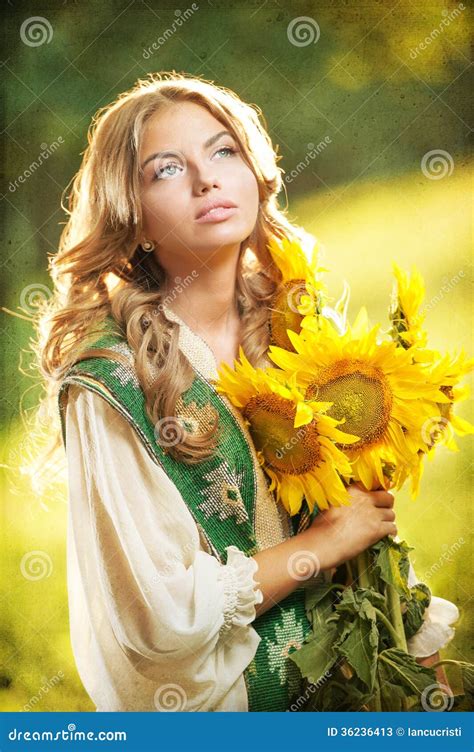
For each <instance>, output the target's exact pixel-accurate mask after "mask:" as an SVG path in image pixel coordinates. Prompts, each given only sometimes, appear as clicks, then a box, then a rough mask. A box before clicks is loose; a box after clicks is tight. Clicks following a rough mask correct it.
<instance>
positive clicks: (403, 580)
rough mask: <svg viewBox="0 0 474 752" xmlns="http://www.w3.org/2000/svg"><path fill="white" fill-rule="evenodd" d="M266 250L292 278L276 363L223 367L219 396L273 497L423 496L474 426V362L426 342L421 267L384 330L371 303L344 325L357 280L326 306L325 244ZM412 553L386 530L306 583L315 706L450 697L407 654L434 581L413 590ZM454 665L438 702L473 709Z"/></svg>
mask: <svg viewBox="0 0 474 752" xmlns="http://www.w3.org/2000/svg"><path fill="white" fill-rule="evenodd" d="M269 251H270V253H271V255H272V258H273V259H274V261H275V263H276V264H277V266H278V268H279V270H280V271H281V275H282V281H281V284H280V285H279V287H278V292H277V294H276V295H275V298H274V300H273V302H272V306H271V318H270V326H271V345H270V347H269V350H268V358H269V360H270V361H271V362H272V363H273V364H274V366H271V365H269V366H268V367H267V368H264V369H261V368H254V367H253V366H252V365H251V364H250V363H249V361H248V360H247V358H246V357H245V355H244V352H243V349H242V348H240V350H239V359H238V360H237V361H235V364H234V366H235V367H234V368H233V369H232V368H230V366H228V365H227V364H222V365H221V368H220V370H219V378H218V380H217V383H216V388H217V390H218V391H220V392H221V393H223V394H225V395H226V396H227V397H228V398H229V399H230V400H231V401H232V403H233V404H234V405H235V406H236V407H237V408H239V409H240V410H241V412H242V414H243V416H244V418H245V420H246V422H247V425H248V427H249V431H250V433H251V435H252V438H253V441H254V444H255V448H256V451H257V456H258V459H259V462H260V464H261V465H262V467H263V470H264V471H265V473H266V474H267V475H268V477H269V479H270V481H271V483H270V490H272V491H274V492H275V497H276V499H277V502H278V503H282V504H283V505H284V507H285V508H286V509H287V511H288V513H289V514H290V515H291V516H294V515H297V514H299V515H301V514H302V513H303V512H304V513H306V515H307V516H309V520H311V519H312V517H313V516H314V515H315V514H317V513H318V511H319V510H324V509H327V508H328V507H329V505H336V506H338V505H344V504H350V503H351V498H350V496H349V493H348V491H347V486H348V485H349V483H351V482H358V483H359V484H360V485H362V486H363V487H365V488H366V489H367V490H376V489H377V488H384V489H386V490H387V489H389V488H391V489H393V488H395V489H400V488H401V487H402V486H403V484H404V483H405V482H406V481H407V480H408V479H409V480H410V482H411V496H412V499H415V498H416V497H417V495H418V491H419V484H420V479H421V476H422V472H423V462H424V459H425V457H428V459H430V460H431V459H432V458H433V454H434V450H435V448H436V446H437V445H438V444H440V443H444V444H445V445H446V446H447V447H448V448H450V449H451V450H453V451H457V446H456V443H455V441H454V438H453V433H456V434H458V435H460V436H463V435H465V434H470V433H473V432H474V427H473V426H472V425H471V424H469V423H468V422H467V421H465V420H463V419H462V418H460V417H459V416H457V415H455V414H454V412H453V405H454V403H456V402H459V401H460V400H462V399H465V398H466V397H467V396H468V393H469V392H468V387H467V386H461V385H460V382H461V380H462V379H463V377H464V376H465V375H466V374H467V373H468V372H469V371H471V370H472V369H473V368H474V359H468V358H467V357H466V355H465V353H464V352H463V351H461V353H459V354H458V355H456V356H452V357H451V356H450V355H449V354H445V355H441V354H440V353H439V352H437V351H435V350H429V349H428V348H427V335H426V332H425V330H424V329H423V320H424V316H423V314H422V313H421V311H420V307H421V303H422V301H423V296H424V285H423V280H422V278H421V276H420V275H419V274H418V272H417V271H416V269H413V270H412V273H411V275H407V274H406V273H405V272H403V270H401V269H400V268H399V267H398V266H397V265H396V264H395V263H394V264H393V270H394V274H395V277H396V284H395V285H394V289H393V293H392V300H391V302H390V307H389V316H390V322H391V326H390V329H389V330H388V331H387V333H386V334H385V336H383V335H382V336H381V335H380V333H379V329H380V324H378V325H376V326H373V327H371V326H370V325H369V321H368V315H367V311H366V309H365V307H362V308H361V309H360V311H359V313H358V315H357V317H356V319H355V321H354V323H353V325H352V326H350V325H349V324H348V323H347V304H348V292H349V288H348V286H347V284H345V286H344V292H343V294H342V296H341V298H340V300H339V301H338V302H337V303H336V304H335V306H334V307H333V308H331V307H329V305H328V297H327V288H326V286H325V284H324V283H323V281H322V273H323V272H325V271H327V269H323V268H322V267H319V266H318V254H319V247H318V244H317V243H315V244H314V247H313V250H312V253H311V255H310V257H308V256H307V254H306V252H305V251H304V250H303V247H302V246H301V245H300V243H298V242H297V241H289V240H282V241H279V242H277V241H275V240H272V241H271V242H270V244H269ZM410 550H412V549H411V548H410V547H409V546H408V545H407V544H406V543H405V542H404V541H397V540H395V539H394V538H392V537H391V536H387V537H386V538H384V539H382V540H381V541H379V542H378V543H377V544H375V545H373V546H371V547H370V548H369V549H368V550H367V551H365V552H363V553H362V554H360V555H359V556H358V557H357V559H356V560H354V561H351V562H347V563H346V565H345V570H346V571H345V581H344V582H334V581H327V580H326V581H324V582H321V581H317V582H316V583H315V585H314V586H313V587H311V588H308V589H307V595H306V611H307V615H308V618H309V620H310V623H311V624H312V632H311V633H310V634H309V635H308V637H307V638H306V640H305V642H304V643H303V645H302V646H301V647H300V648H299V649H298V650H296V651H294V652H293V653H292V654H291V658H292V660H293V661H294V662H295V663H296V665H297V666H298V667H299V669H300V671H301V674H302V675H303V677H305V678H306V679H307V680H308V681H309V682H310V683H311V684H312V687H313V690H314V691H313V692H312V697H311V700H310V704H309V707H308V709H309V710H319V711H325V710H334V709H337V710H348V711H357V710H364V709H365V710H423V709H426V710H427V709H434V708H433V705H432V703H433V701H436V700H433V697H431V699H430V693H431V695H433V693H436V694H437V695H439V694H440V691H442V688H441V689H440V685H438V684H437V683H436V674H435V671H434V668H435V667H434V666H433V667H430V668H427V667H424V666H421V665H420V664H418V663H417V662H416V660H415V658H414V657H413V656H411V655H410V654H409V653H408V652H407V639H408V638H410V637H411V636H412V635H414V634H415V633H416V632H417V631H418V629H419V628H420V626H421V624H422V621H423V613H424V611H425V609H426V607H427V606H428V605H429V603H430V599H431V593H430V590H429V588H428V587H427V586H426V585H425V584H424V583H421V582H419V583H417V584H416V585H415V586H414V587H409V585H408V571H409V566H410V564H409V558H408V552H409V551H410ZM339 579H340V578H339ZM445 662H446V661H445ZM440 663H443V662H440ZM449 663H450V664H453V663H456V664H457V669H458V672H459V676H460V681H461V684H462V687H463V692H464V693H463V694H460V695H456V698H455V700H454V698H453V697H452V696H450V697H449V698H446V697H444V698H442V699H441V703H442V704H445V705H447V704H449V706H450V709H451V708H452V707H454V709H456V710H461V709H465V708H468V707H469V705H470V703H471V702H472V687H473V676H474V667H473V666H471V664H468V663H465V662H461V661H458V662H454V661H449ZM437 665H439V664H437ZM323 676H325V677H326V676H328V677H329V678H327V679H325V680H324V681H323V682H319V681H318V682H317V684H316V685H314V684H313V682H314V681H315V679H314V677H323ZM446 689H447V688H446Z"/></svg>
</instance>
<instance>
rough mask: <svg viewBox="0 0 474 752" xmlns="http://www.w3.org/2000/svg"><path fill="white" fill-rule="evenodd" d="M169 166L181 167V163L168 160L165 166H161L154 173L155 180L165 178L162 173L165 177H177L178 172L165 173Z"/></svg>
mask: <svg viewBox="0 0 474 752" xmlns="http://www.w3.org/2000/svg"><path fill="white" fill-rule="evenodd" d="M169 167H174V168H176V167H181V165H179V164H176V162H168V164H165V165H164V167H160V169H159V170H158V171H157V172H155V174H154V175H153V180H163V177H162V175H165V177H169V178H174V177H176V172H173V173H169V172H167V173H165V170H167V169H168V168H169Z"/></svg>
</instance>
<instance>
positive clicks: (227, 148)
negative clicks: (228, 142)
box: [153, 146, 237, 181]
mask: <svg viewBox="0 0 474 752" xmlns="http://www.w3.org/2000/svg"><path fill="white" fill-rule="evenodd" d="M221 151H225V152H227V154H228V155H230V154H236V153H237V150H236V149H232V147H231V146H221V148H220V149H218V150H217V151H216V152H215V154H219V152H221ZM178 167H179V168H180V169H181V171H183V167H182V165H179V164H177V163H176V162H168V163H167V164H165V165H164V166H163V167H160V168H159V170H157V171H156V172H155V174H154V175H153V181H155V180H164V179H166V178H174V177H176V175H177V173H176V172H173V173H170V172H165V171H166V170H168V169H169V168H171V169H173V168H174V169H176V168H178Z"/></svg>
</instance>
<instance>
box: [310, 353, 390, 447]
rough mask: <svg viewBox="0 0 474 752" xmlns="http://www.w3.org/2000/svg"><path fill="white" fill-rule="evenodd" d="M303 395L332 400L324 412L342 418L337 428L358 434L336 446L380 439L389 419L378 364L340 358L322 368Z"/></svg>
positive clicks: (386, 390) (385, 385)
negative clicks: (350, 442)
mask: <svg viewBox="0 0 474 752" xmlns="http://www.w3.org/2000/svg"><path fill="white" fill-rule="evenodd" d="M305 396H306V399H317V400H321V401H323V402H326V401H327V402H334V404H333V405H332V407H330V408H329V410H328V411H327V414H328V415H329V416H330V417H331V418H335V419H336V420H342V419H343V418H345V419H346V422H345V423H342V424H341V425H340V426H338V428H339V429H340V430H341V431H344V432H346V433H352V434H355V435H356V436H360V440H359V441H358V442H357V443H356V444H338V446H339V447H341V448H345V449H351V450H358V449H361V448H362V447H367V446H370V445H371V444H375V443H376V442H378V441H380V439H382V438H383V436H384V435H385V431H386V429H387V426H388V422H389V420H390V411H391V407H392V393H391V390H390V386H389V383H388V381H387V379H386V378H385V376H384V374H383V373H382V371H381V370H380V369H379V368H376V367H374V366H370V365H367V364H366V363H364V362H362V361H358V360H355V361H348V360H341V361H338V362H337V363H334V364H332V365H331V366H329V367H328V368H325V369H322V371H321V372H320V374H319V377H318V381H317V382H313V383H312V384H310V385H309V387H308V388H307V390H306V395H305Z"/></svg>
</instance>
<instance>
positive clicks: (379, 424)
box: [268, 308, 449, 490]
mask: <svg viewBox="0 0 474 752" xmlns="http://www.w3.org/2000/svg"><path fill="white" fill-rule="evenodd" d="M379 326H380V325H379V324H377V325H376V326H374V327H373V328H371V329H369V325H368V320H367V312H366V309H365V308H362V309H361V310H360V312H359V314H358V316H357V318H356V320H355V322H354V324H353V326H352V327H351V326H349V325H348V327H347V330H346V332H345V333H344V334H343V335H341V334H340V333H339V332H337V331H336V330H335V329H334V327H333V326H332V325H331V323H330V322H329V321H327V320H326V319H324V318H323V317H321V316H319V317H306V319H305V322H304V328H303V329H302V331H301V333H300V334H297V333H296V332H291V331H290V332H288V336H289V338H290V340H291V343H292V345H293V348H294V352H288V351H286V350H283V349H282V348H280V347H276V346H270V348H269V352H268V355H269V358H270V359H271V360H272V361H273V362H274V363H275V364H276V365H277V366H278V368H280V369H282V371H283V372H284V373H285V374H287V373H292V374H296V375H297V382H296V383H297V385H298V388H300V389H301V390H304V396H305V399H318V400H325V401H329V400H330V401H331V402H332V403H333V404H332V406H331V407H330V408H329V409H328V410H327V415H329V416H331V417H333V418H335V419H337V420H343V422H344V430H346V431H347V432H348V433H351V434H354V435H356V436H358V437H359V440H358V441H357V442H355V443H351V444H346V443H343V442H338V447H339V448H340V449H341V450H343V451H344V452H345V453H346V456H347V458H348V459H349V461H350V463H351V466H352V472H353V475H354V477H355V479H356V480H359V481H361V482H362V483H363V484H364V486H365V487H366V488H367V489H368V490H372V489H373V488H377V487H379V486H382V487H384V488H387V487H388V483H389V480H390V477H389V475H390V470H392V471H393V468H394V467H401V468H405V470H406V472H407V473H410V472H412V471H413V472H415V470H416V468H415V460H414V457H415V456H416V454H417V451H418V450H423V448H424V447H425V444H424V442H423V439H422V432H421V429H422V426H423V424H424V423H425V422H426V420H427V419H429V418H430V417H432V416H433V415H436V414H440V408H439V407H438V405H437V403H444V404H446V403H448V402H449V400H448V398H447V397H446V395H445V394H443V392H442V391H440V389H439V387H438V386H437V385H436V384H432V383H430V382H429V381H427V379H426V375H425V371H424V369H423V367H422V366H421V365H420V364H417V363H413V360H412V356H411V354H410V352H409V351H406V350H404V349H403V348H401V347H398V346H397V344H396V343H395V342H391V341H390V342H378V341H377V332H378V329H379ZM276 372H277V369H271V375H272V376H275V375H276ZM392 480H393V479H392ZM397 487H400V485H397Z"/></svg>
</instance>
